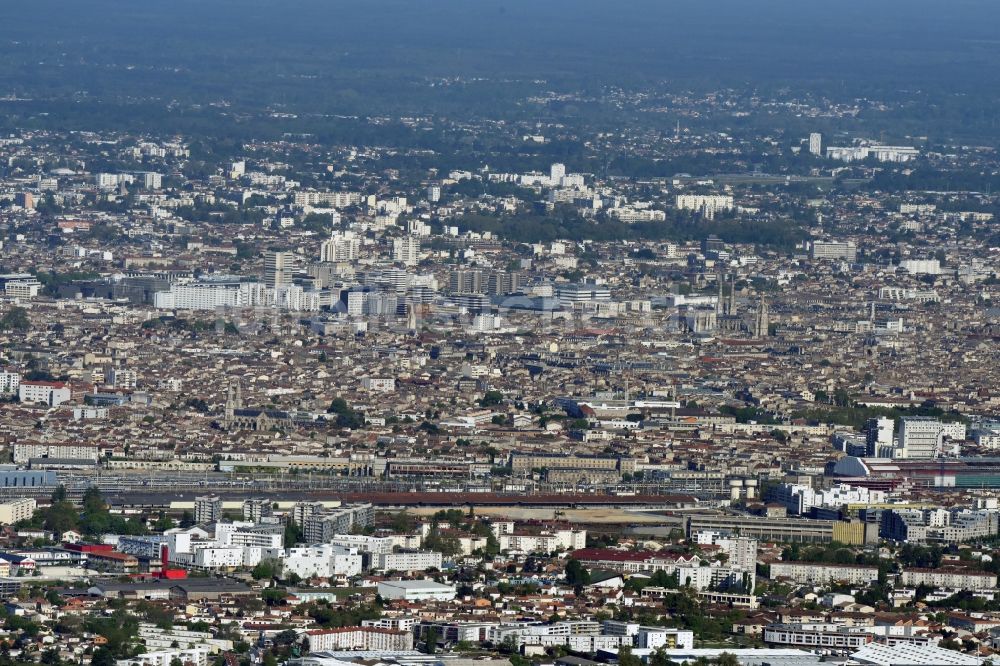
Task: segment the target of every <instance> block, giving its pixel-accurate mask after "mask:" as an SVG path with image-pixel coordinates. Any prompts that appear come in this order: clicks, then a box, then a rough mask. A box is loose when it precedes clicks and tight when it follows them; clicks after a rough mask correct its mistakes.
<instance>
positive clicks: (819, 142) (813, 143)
mask: <svg viewBox="0 0 1000 666" xmlns="http://www.w3.org/2000/svg"><path fill="white" fill-rule="evenodd" d="M809 154H810V155H822V154H823V135H822V134H820V133H819V132H813V133H812V134H810V135H809Z"/></svg>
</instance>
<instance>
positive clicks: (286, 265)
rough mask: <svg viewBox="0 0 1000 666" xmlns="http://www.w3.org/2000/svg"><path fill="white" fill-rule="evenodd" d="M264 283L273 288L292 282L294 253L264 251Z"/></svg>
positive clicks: (286, 285)
mask: <svg viewBox="0 0 1000 666" xmlns="http://www.w3.org/2000/svg"><path fill="white" fill-rule="evenodd" d="M264 284H265V285H267V286H268V287H271V288H272V289H273V288H275V287H288V286H290V285H291V284H292V253H291V252H273V251H269V252H265V253H264Z"/></svg>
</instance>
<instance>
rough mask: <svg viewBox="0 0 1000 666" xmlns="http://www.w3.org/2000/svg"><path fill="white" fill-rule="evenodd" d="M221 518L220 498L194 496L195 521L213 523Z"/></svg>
mask: <svg viewBox="0 0 1000 666" xmlns="http://www.w3.org/2000/svg"><path fill="white" fill-rule="evenodd" d="M221 519H222V499H221V498H219V497H216V496H214V495H213V496H204V497H196V498H195V500H194V520H195V522H197V523H214V522H217V521H219V520H221Z"/></svg>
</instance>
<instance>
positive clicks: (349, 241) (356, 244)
mask: <svg viewBox="0 0 1000 666" xmlns="http://www.w3.org/2000/svg"><path fill="white" fill-rule="evenodd" d="M360 250H361V239H360V238H358V236H357V234H355V233H354V232H353V231H345V232H343V233H335V234H333V235H331V236H330V239H329V240H325V241H323V242H322V243H321V244H320V246H319V260H320V261H325V262H336V261H356V260H357V258H358V254H359V253H360Z"/></svg>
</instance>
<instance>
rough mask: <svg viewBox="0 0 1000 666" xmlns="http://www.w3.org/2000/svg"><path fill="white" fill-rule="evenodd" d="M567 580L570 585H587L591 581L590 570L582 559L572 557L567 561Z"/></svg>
mask: <svg viewBox="0 0 1000 666" xmlns="http://www.w3.org/2000/svg"><path fill="white" fill-rule="evenodd" d="M565 572H566V582H567V583H569V584H570V585H574V586H575V585H586V584H587V583H589V582H590V572H589V571H587V570H586V569H585V568H584V566H583V564H581V563H580V560H577V559H570V561H569V562H567V563H566V569H565Z"/></svg>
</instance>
